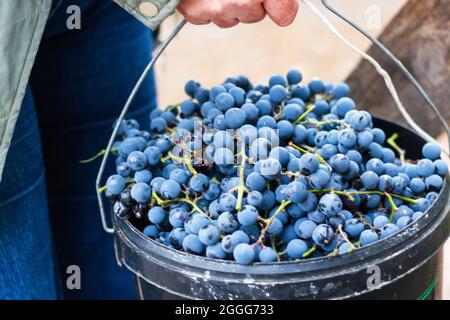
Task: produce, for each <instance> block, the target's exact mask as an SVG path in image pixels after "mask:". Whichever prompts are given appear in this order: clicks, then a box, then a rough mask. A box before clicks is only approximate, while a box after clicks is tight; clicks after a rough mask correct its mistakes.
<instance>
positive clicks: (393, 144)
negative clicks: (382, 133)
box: [386, 133, 406, 163]
mask: <svg viewBox="0 0 450 320" xmlns="http://www.w3.org/2000/svg"><path fill="white" fill-rule="evenodd" d="M399 136H400V135H399V134H398V133H394V134H393V135H392V136H391V137H390V138H389V139H387V141H386V142H387V144H388V145H390V146H391V147H392V149H394V150H395V151H397V153H398V155H399V157H400V161H401V163H404V162H405V154H406V151H405V150H404V149H402V148H400V146H399V145H398V144H397V142H395V140H397V138H398V137H399Z"/></svg>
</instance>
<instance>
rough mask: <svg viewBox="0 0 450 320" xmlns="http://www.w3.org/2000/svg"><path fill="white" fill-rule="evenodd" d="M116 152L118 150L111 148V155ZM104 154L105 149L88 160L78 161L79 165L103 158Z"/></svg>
mask: <svg viewBox="0 0 450 320" xmlns="http://www.w3.org/2000/svg"><path fill="white" fill-rule="evenodd" d="M116 151H118V148H111V153H113V152H116ZM105 153H106V149H102V150H100V151H99V152H98V153H97V154H96V155H95V156H93V157H91V158H89V159H85V160H80V163H89V162H92V161H94V160H96V159H98V158H100V157H101V156H103V155H104V154H105Z"/></svg>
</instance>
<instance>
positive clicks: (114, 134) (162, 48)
mask: <svg viewBox="0 0 450 320" xmlns="http://www.w3.org/2000/svg"><path fill="white" fill-rule="evenodd" d="M299 1H301V2H303V3H305V4H306V5H307V6H308V7H310V9H312V10H313V11H315V10H317V9H316V8H315V7H314V5H312V4H311V3H310V2H309V1H308V0H299ZM322 4H323V5H324V6H325V7H326V8H327V9H328V10H330V11H331V12H333V13H334V14H335V15H337V16H338V17H339V18H340V19H342V20H344V21H345V22H346V23H348V24H349V25H351V26H352V27H353V28H355V29H356V30H358V31H359V32H360V33H361V34H363V35H364V36H365V37H366V38H368V39H369V40H370V41H371V42H372V43H373V44H374V45H376V46H377V47H379V48H380V49H381V50H383V52H384V53H385V54H386V55H387V56H388V57H389V58H390V59H391V60H392V61H393V62H394V63H395V64H396V65H397V66H398V67H399V68H400V70H401V71H402V72H403V74H405V76H406V77H407V79H408V80H409V81H410V82H411V83H412V84H413V86H414V87H415V88H416V89H417V91H418V92H419V94H420V95H421V96H422V98H423V99H424V100H425V101H426V103H427V105H428V106H429V107H430V108H431V110H432V111H433V112H434V113H435V114H436V115H437V117H438V118H439V120H440V121H441V122H442V125H443V126H444V128H445V129H446V131H447V136H448V138H449V145H450V130H449V128H448V125H447V123H446V121H445V119H444V117H443V116H442V114H441V113H440V112H439V110H438V109H437V108H436V106H435V105H434V103H433V102H432V100H431V99H430V97H429V96H428V95H427V93H426V92H425V90H424V89H423V88H422V86H420V84H419V83H418V82H417V80H416V79H415V78H414V77H413V76H412V75H411V73H410V72H409V71H408V69H407V68H406V67H405V66H404V65H403V64H402V63H401V62H400V60H398V58H396V57H395V56H394V55H393V54H392V53H391V52H390V51H389V50H388V49H387V48H386V47H385V46H383V45H382V44H381V43H380V42H379V41H378V40H377V39H375V38H373V37H372V36H370V35H369V34H368V33H367V32H366V31H364V30H363V29H362V28H361V27H359V26H358V25H357V24H356V23H355V22H354V21H352V20H351V19H349V18H347V17H346V16H344V15H343V14H342V13H340V12H339V11H338V10H337V9H336V8H334V7H333V6H332V5H331V4H330V3H329V2H328V1H327V0H322ZM315 14H316V15H320V14H318V13H317V12H315ZM320 17H321V18H322V20H324V22H325V23H326V24H330V25H331V23H330V22H329V21H328V20H327V19H326V18H325V17H323V16H320ZM186 23H187V21H186V20H184V19H183V20H182V21H181V22H180V23H179V24H178V25H177V26H176V27H175V29H174V30H173V31H172V33H171V34H170V35H169V37H168V38H167V39H166V40H165V41H164V42H163V43H162V44H161V46H160V48H159V49H158V50H157V51H156V53H155V55H154V57H153V58H152V60H151V61H150V63H149V64H148V65H147V66H146V67H145V69H144V71H143V73H142V75H141V76H140V78H139V80H138V81H137V83H136V85H135V86H134V88H133V90H132V91H131V94H130V96H129V97H128V99H127V101H126V103H125V106H124V107H123V109H122V112H121V113H120V115H119V118H118V119H117V121H116V124H115V126H114V129H113V132H112V134H111V137H110V139H109V142H108V146H107V147H106V150H105V154H104V156H103V158H102V162H101V165H100V168H99V171H98V174H97V179H96V182H95V189H96V190H97V199H98V204H99V209H100V217H101V221H102V226H103V229H104V230H105V231H106V232H107V233H114V228H113V227H110V226H108V222H107V219H106V212H105V207H104V204H103V198H102V193H101V192H100V187H101V181H102V177H103V173H104V171H105V167H106V163H107V162H108V159H109V155H110V153H111V149H112V146H113V144H114V141H115V139H116V137H117V133H118V132H119V128H120V124H121V123H122V121H123V120H124V118H125V115H126V113H127V111H128V109H129V107H130V105H131V103H132V102H133V100H134V98H135V96H136V94H137V92H138V90H139V89H140V87H141V86H142V84H143V82H144V80H145V78H146V77H147V75H148V74H149V72H150V71H151V69H152V68H153V66H154V64H155V63H156V61H157V60H158V59H159V57H160V56H161V54H162V53H163V52H164V51H165V50H166V48H167V47H168V46H169V44H170V43H171V42H172V40H173V39H174V38H175V37H176V35H177V34H178V33H179V32H180V31H181V29H183V27H184V26H185V25H186ZM346 42H347V41H346ZM347 44H348V43H347ZM353 49H355V48H353ZM383 71H384V70H383ZM394 90H395V89H394ZM391 94H392V91H391ZM394 100H395V96H394ZM396 102H397V101H396ZM397 106H398V107H399V109H401V110H400V111H401V112H402V114H403V115H404V116H405V118H406V119H407V121H408V123H409V124H410V125H411V126H412V127H413V128H415V129H416V127H417V128H419V130H417V129H416V131H419V132H423V131H422V130H421V129H420V127H418V125H417V124H416V123H415V122H414V121H413V120H412V119H411V118H410V117H409V114H408V113H407V111H406V110H405V109H403V106H402V105H401V103H400V105H399V104H398V103H397ZM402 109H403V110H402ZM411 122H412V123H411ZM425 135H426V134H425ZM426 140H430V139H426Z"/></svg>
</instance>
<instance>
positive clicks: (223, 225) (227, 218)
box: [217, 212, 239, 233]
mask: <svg viewBox="0 0 450 320" xmlns="http://www.w3.org/2000/svg"><path fill="white" fill-rule="evenodd" d="M217 226H218V227H219V229H220V230H222V231H223V232H225V233H232V232H233V231H236V230H237V229H238V227H239V222H238V221H237V220H236V218H235V216H234V215H233V214H231V213H229V212H224V213H222V214H220V215H219V217H218V218H217Z"/></svg>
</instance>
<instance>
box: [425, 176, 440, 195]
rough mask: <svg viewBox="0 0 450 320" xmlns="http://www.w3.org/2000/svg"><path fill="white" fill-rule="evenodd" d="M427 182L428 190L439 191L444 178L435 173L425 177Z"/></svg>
mask: <svg viewBox="0 0 450 320" xmlns="http://www.w3.org/2000/svg"><path fill="white" fill-rule="evenodd" d="M425 184H426V186H427V190H431V191H439V190H441V188H442V186H443V184H444V180H442V178H441V177H440V176H438V175H437V174H433V175H431V176H428V177H426V178H425Z"/></svg>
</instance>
